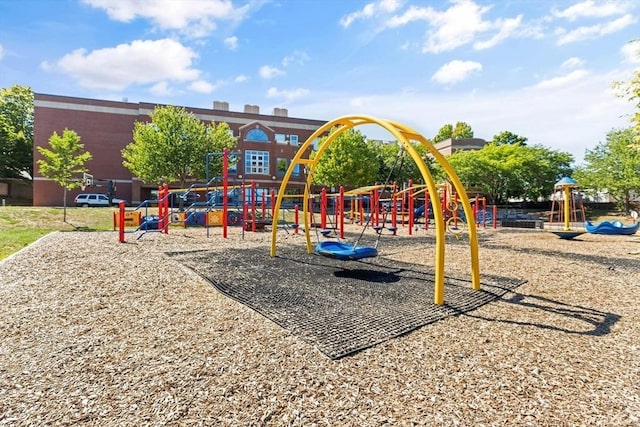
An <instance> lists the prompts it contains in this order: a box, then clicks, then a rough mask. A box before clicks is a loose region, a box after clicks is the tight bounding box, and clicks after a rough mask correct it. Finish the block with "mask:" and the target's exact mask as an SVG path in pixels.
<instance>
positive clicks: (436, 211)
mask: <svg viewBox="0 0 640 427" xmlns="http://www.w3.org/2000/svg"><path fill="white" fill-rule="evenodd" d="M367 124H377V125H380V126H381V127H383V128H384V129H386V130H387V131H388V132H389V133H391V135H393V136H394V137H395V138H396V140H397V141H398V142H400V143H401V144H402V147H403V148H404V149H405V151H406V152H407V153H409V154H410V155H411V158H412V159H413V161H414V162H415V163H416V165H417V166H418V169H419V170H420V173H421V174H422V177H423V179H424V182H425V183H426V186H427V189H428V190H429V200H430V201H431V206H432V210H433V215H434V221H435V224H436V265H435V269H436V272H435V291H434V302H435V303H436V304H439V305H442V304H444V265H445V262H444V261H445V231H446V224H445V223H444V219H443V216H442V207H441V205H440V198H439V197H438V190H437V186H436V184H435V182H434V181H433V177H432V176H431V173H430V172H429V169H428V168H427V165H426V164H425V162H424V160H423V159H422V158H421V157H420V155H419V154H418V152H417V151H416V150H415V148H414V147H413V145H411V143H410V142H409V141H418V142H419V143H420V144H422V145H423V146H424V147H425V148H426V149H427V150H429V153H430V154H431V155H432V156H433V157H434V158H435V159H436V161H437V162H438V163H439V164H440V165H441V166H442V168H443V169H444V170H445V171H446V173H447V175H448V177H449V180H450V181H451V183H452V184H453V186H454V188H455V189H456V192H457V193H458V196H459V201H460V202H461V203H462V206H463V208H464V213H465V216H466V218H467V221H468V224H467V225H468V228H469V243H470V248H471V276H472V277H471V279H472V280H471V283H472V287H473V289H476V290H478V289H480V268H479V261H478V236H477V232H476V224H475V218H474V216H473V210H472V209H471V203H470V202H469V198H468V197H467V194H466V191H465V189H464V187H463V186H462V184H461V183H460V180H459V179H458V176H457V175H456V173H455V171H454V170H453V169H452V168H451V166H450V165H449V163H448V162H447V161H446V159H445V158H444V156H443V155H442V154H440V152H439V151H438V150H437V149H436V148H435V147H434V146H433V145H432V144H431V143H429V141H427V139H426V138H424V137H423V136H422V135H420V134H419V133H418V132H416V131H415V130H413V129H411V128H409V127H407V126H404V125H402V124H400V123H397V122H394V121H391V120H381V119H376V118H374V117H370V116H360V115H357V116H344V117H339V118H337V119H335V120H332V121H330V122H328V123H326V124H325V125H324V126H322V127H320V128H318V129H317V130H316V131H315V132H314V133H313V134H312V135H311V136H310V137H309V138H308V139H307V140H306V141H305V142H304V144H302V145H301V146H300V149H299V150H298V152H297V153H296V155H295V156H294V158H293V160H292V161H291V164H290V165H289V168H288V169H287V173H286V174H285V175H284V178H283V179H282V184H280V190H279V191H278V196H277V198H276V204H275V207H274V208H275V211H276V212H278V211H279V210H280V206H281V205H282V198H283V195H284V194H285V190H286V188H287V184H288V183H289V179H290V178H291V175H292V174H293V171H294V169H295V167H296V166H297V165H302V166H303V167H306V168H307V185H306V186H305V190H304V199H303V203H302V206H303V209H302V211H303V218H304V231H305V238H306V243H307V252H308V253H312V252H313V248H312V245H311V234H310V232H309V230H310V224H309V215H308V211H309V206H308V205H309V196H310V195H309V188H311V180H312V177H313V171H314V169H315V168H316V166H317V164H318V161H319V160H320V158H322V154H323V153H324V151H325V150H326V149H327V147H329V146H330V145H331V144H332V142H333V141H334V140H335V139H336V138H337V137H338V136H340V135H341V134H342V133H344V132H346V131H347V130H349V129H352V128H354V127H356V126H362V125H367ZM333 128H336V130H335V131H334V132H333V133H331V135H329V136H328V137H327V139H326V140H325V141H324V143H323V144H322V145H321V146H320V147H318V151H317V153H316V156H315V158H313V159H310V158H306V159H304V158H303V156H304V153H305V152H306V151H307V149H308V148H309V147H310V146H311V144H312V143H313V141H314V140H315V139H316V138H318V137H320V136H322V135H324V134H326V133H327V132H329V130H331V129H333ZM277 226H278V219H277V218H276V216H274V218H273V224H272V228H271V256H272V257H273V256H276V240H277V231H278V228H277Z"/></svg>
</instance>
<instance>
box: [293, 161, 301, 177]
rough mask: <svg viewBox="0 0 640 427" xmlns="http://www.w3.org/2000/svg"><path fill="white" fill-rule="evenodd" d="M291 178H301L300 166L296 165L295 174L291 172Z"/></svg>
mask: <svg viewBox="0 0 640 427" xmlns="http://www.w3.org/2000/svg"><path fill="white" fill-rule="evenodd" d="M291 176H295V177H299V176H300V165H299V164H296V165H295V166H294V167H293V172H291Z"/></svg>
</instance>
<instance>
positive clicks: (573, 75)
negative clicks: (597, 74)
mask: <svg viewBox="0 0 640 427" xmlns="http://www.w3.org/2000/svg"><path fill="white" fill-rule="evenodd" d="M588 74H589V73H588V72H587V70H575V71H572V72H570V73H569V74H566V75H564V76H559V77H554V78H551V79H547V80H543V81H541V82H539V83H538V84H536V85H535V87H536V88H538V89H556V88H560V87H564V86H567V85H569V84H571V83H575V82H577V81H579V80H581V79H583V78H584V77H586V76H587V75H588Z"/></svg>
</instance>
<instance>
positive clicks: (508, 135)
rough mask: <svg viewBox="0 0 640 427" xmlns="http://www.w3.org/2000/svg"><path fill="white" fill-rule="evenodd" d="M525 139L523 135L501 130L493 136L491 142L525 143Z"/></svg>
mask: <svg viewBox="0 0 640 427" xmlns="http://www.w3.org/2000/svg"><path fill="white" fill-rule="evenodd" d="M527 139H528V138H526V137H524V136H520V135H516V134H515V133H513V132H509V131H508V130H505V131H502V132H500V133H498V134H496V135H494V136H493V139H492V140H491V142H493V143H494V144H496V145H514V144H517V145H527Z"/></svg>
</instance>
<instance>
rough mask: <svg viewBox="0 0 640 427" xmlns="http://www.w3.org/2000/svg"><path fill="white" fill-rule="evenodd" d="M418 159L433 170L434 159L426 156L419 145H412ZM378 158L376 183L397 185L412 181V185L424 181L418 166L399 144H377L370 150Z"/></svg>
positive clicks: (423, 149)
mask: <svg viewBox="0 0 640 427" xmlns="http://www.w3.org/2000/svg"><path fill="white" fill-rule="evenodd" d="M412 145H413V148H414V149H415V150H416V151H417V152H418V154H419V155H420V157H422V158H423V160H424V161H425V163H426V165H427V168H429V169H432V168H433V162H434V159H433V158H432V157H431V156H427V155H426V154H427V149H426V148H425V147H424V146H423V145H422V144H420V143H415V144H412ZM372 149H373V150H375V152H376V155H377V156H378V177H377V179H376V181H377V182H389V183H391V182H393V181H395V182H397V183H398V184H399V185H400V184H402V183H406V182H408V181H409V180H412V181H413V182H414V183H422V182H423V181H424V180H423V178H422V174H421V173H420V169H418V165H416V163H415V162H414V161H413V159H412V158H411V156H410V155H409V154H408V153H406V152H405V151H404V149H401V146H400V144H398V143H397V142H396V143H393V144H379V143H376V145H375V146H374V147H373V148H372Z"/></svg>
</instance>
